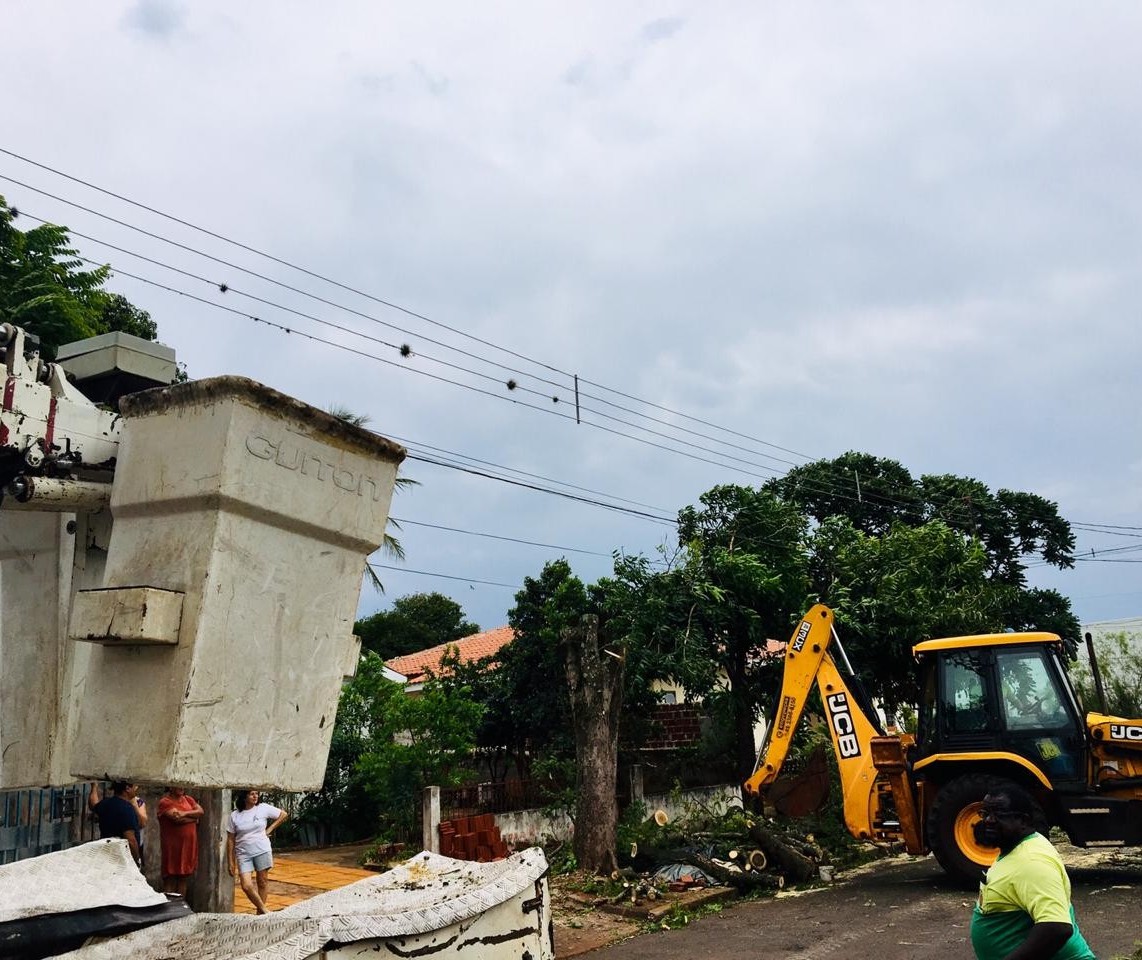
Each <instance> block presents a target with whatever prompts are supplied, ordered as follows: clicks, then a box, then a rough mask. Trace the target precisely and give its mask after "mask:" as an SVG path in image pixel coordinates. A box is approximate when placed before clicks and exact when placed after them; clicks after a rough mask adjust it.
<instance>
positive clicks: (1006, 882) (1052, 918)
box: [971, 784, 1095, 960]
mask: <svg viewBox="0 0 1142 960" xmlns="http://www.w3.org/2000/svg"><path fill="white" fill-rule="evenodd" d="M1034 811H1035V805H1034V801H1033V800H1032V799H1031V795H1030V794H1029V793H1027V791H1026V790H1024V789H1022V788H1021V787H1017V786H1015V785H1014V784H1011V785H1007V786H1002V787H999V788H997V789H996V790H995V791H994V792H993V793H989V794H988V795H987V796H986V797H984V798H983V803H982V805H981V807H980V813H981V815H982V817H983V821H982V823H981V824H980V825H979V828H978V830H977V837H978V839H979V840H980V842H981V843H983V844H984V845H986V846H989V847H998V848H999V859H998V860H996V861H995V863H993V864H992V865H991V867H990V868H989V869H988V871H987V876H986V877H985V879H984V881H983V883H982V884H980V888H979V900H978V901H977V902H976V905H975V910H974V911H973V912H972V920H971V942H972V947H973V948H974V950H975V955H976V957H977V958H978V960H1095V956H1094V954H1093V953H1092V952H1091V949H1090V947H1089V946H1088V945H1087V942H1086V940H1084V939H1083V936H1082V934H1081V933H1079V925H1078V922H1077V921H1076V920H1075V908H1074V907H1073V906H1072V905H1071V881H1070V878H1069V877H1068V876H1067V870H1066V867H1065V866H1063V858H1062V857H1060V856H1059V851H1058V850H1056V849H1055V847H1054V845H1053V844H1052V843H1051V841H1050V840H1048V839H1047V838H1046V837H1044V836H1043V835H1042V834H1041V833H1037V832H1036V830H1035V827H1034V818H1035V812H1034Z"/></svg>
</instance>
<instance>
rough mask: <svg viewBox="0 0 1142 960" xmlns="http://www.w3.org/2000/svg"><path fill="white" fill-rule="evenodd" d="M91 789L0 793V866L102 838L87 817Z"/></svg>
mask: <svg viewBox="0 0 1142 960" xmlns="http://www.w3.org/2000/svg"><path fill="white" fill-rule="evenodd" d="M90 793H91V785H90V784H87V783H75V784H71V785H69V786H66V787H45V788H43V789H40V790H8V791H6V792H3V793H0V864H3V863H12V862H13V861H14V860H24V859H26V858H28V857H35V856H39V855H40V854H41V853H51V852H52V851H53V850H63V849H64V848H66V847H74V846H75V845H76V844H79V843H87V841H88V840H95V839H96V838H97V837H98V836H99V827H98V825H97V824H96V823H95V821H94V820H93V819H92V818H91V817H90V816H89V815H88V812H87V798H88V796H89V795H90Z"/></svg>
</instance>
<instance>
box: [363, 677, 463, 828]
mask: <svg viewBox="0 0 1142 960" xmlns="http://www.w3.org/2000/svg"><path fill="white" fill-rule="evenodd" d="M482 713H483V707H482V706H481V705H480V704H478V703H476V702H475V701H474V700H473V699H472V698H471V696H470V693H469V691H467V690H465V689H463V688H455V687H449V686H446V685H444V684H441V683H440V682H439V681H436V680H429V681H428V682H427V683H426V684H425V685H424V688H423V689H422V690H421V692H420V693H419V694H418V695H416V696H409V695H408V694H407V693H405V691H404V688H403V687H402V686H401V685H400V684H396V683H392V682H391V681H385V682H384V684H382V685H381V687H380V688H379V689H378V690H377V693H376V695H375V696H374V697H373V699H372V702H371V704H370V729H371V733H372V735H371V736H370V737H369V740H368V743H367V744H366V747H365V750H364V751H363V752H362V754H361V756H360V759H359V760H358V761H357V765H356V767H355V768H354V772H355V775H356V776H357V777H359V778H360V781H361V783H362V786H363V788H364V790H365V792H366V793H367V794H368V795H369V796H370V797H372V798H373V800H374V801H376V802H377V803H378V804H379V805H380V806H381V815H380V820H381V830H382V832H384V830H385V828H387V827H391V828H392V829H393V830H394V831H395V832H397V833H404V834H405V835H407V833H408V832H409V831H410V830H411V829H412V828H413V827H414V826H415V824H416V823H417V821H418V817H419V810H420V802H421V796H422V794H423V791H424V788H425V787H427V786H429V785H430V784H436V785H439V786H454V785H456V784H458V783H461V782H463V781H464V780H465V779H468V778H469V777H470V776H471V773H470V771H469V770H468V766H467V765H468V763H469V762H470V761H471V756H472V751H473V749H474V748H475V746H476V730H477V729H478V727H479V723H480V717H481V714H482Z"/></svg>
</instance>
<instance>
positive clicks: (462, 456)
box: [385, 432, 672, 514]
mask: <svg viewBox="0 0 1142 960" xmlns="http://www.w3.org/2000/svg"><path fill="white" fill-rule="evenodd" d="M385 435H386V436H387V437H388V438H389V439H390V440H396V441H397V443H402V444H404V445H405V446H406V447H408V448H409V449H410V450H411V449H413V448H418V449H421V450H424V451H429V452H432V453H436V454H442V455H444V456H448V457H455V458H457V459H459V460H467V461H470V462H471V463H478V464H480V465H481V466H485V467H491V468H493V469H496V470H504V471H506V472H508V473H514V474H516V475H517V476H521V477H528V478H530V479H532V480H542V481H543V482H544V483H555V484H558V485H559V486H562V487H567V488H568V489H571V490H579V491H582V492H583V493H593V494H596V495H597V496H600V497H606V498H607V499H608V500H614V501H616V502H618V503H629V504H631V505H632V506H635V507H645V508H646V509H647V510H652V511H655V512H657V513H663V514H670V513H671V512H672V511H670V510H669V509H667V508H666V507H656V506H654V505H653V504H649V503H643V502H642V501H640V500H630V499H628V498H626V497H620V496H617V495H616V494H613V493H606V492H604V491H602V490H594V489H592V488H591V487H582V486H579V485H578V484H574V483H568V482H567V481H566V480H556V479H554V478H552V477H545V476H543V475H541V474H538V473H529V472H527V471H526V470H519V469H517V468H515V467H507V466H504V465H503V464H499V463H494V462H493V461H491V460H482V459H480V458H479V457H473V456H471V455H470V454H467V453H456V452H455V451H452V450H445V449H444V448H443V447H436V446H433V445H432V444H430V443H421V442H418V441H416V440H409V439H408V438H405V437H398V436H397V435H396V434H393V433H388V432H386V434H385Z"/></svg>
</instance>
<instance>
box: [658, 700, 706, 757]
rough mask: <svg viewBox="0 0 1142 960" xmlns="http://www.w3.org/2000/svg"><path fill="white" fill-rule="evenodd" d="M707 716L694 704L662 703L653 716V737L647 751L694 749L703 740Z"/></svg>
mask: <svg viewBox="0 0 1142 960" xmlns="http://www.w3.org/2000/svg"><path fill="white" fill-rule="evenodd" d="M704 717H705V714H704V712H703V710H702V708H701V707H700V706H698V705H697V704H693V703H660V704H658V705H657V706H656V707H655V708H654V712H653V713H652V714H651V724H652V727H651V735H650V737H649V738H648V739H647V741H646V743H645V744H644V745H643V749H645V750H673V749H677V748H678V747H692V746H694V745H695V744H696V743H698V741H699V740H701V739H702V720H703V718H704Z"/></svg>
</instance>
